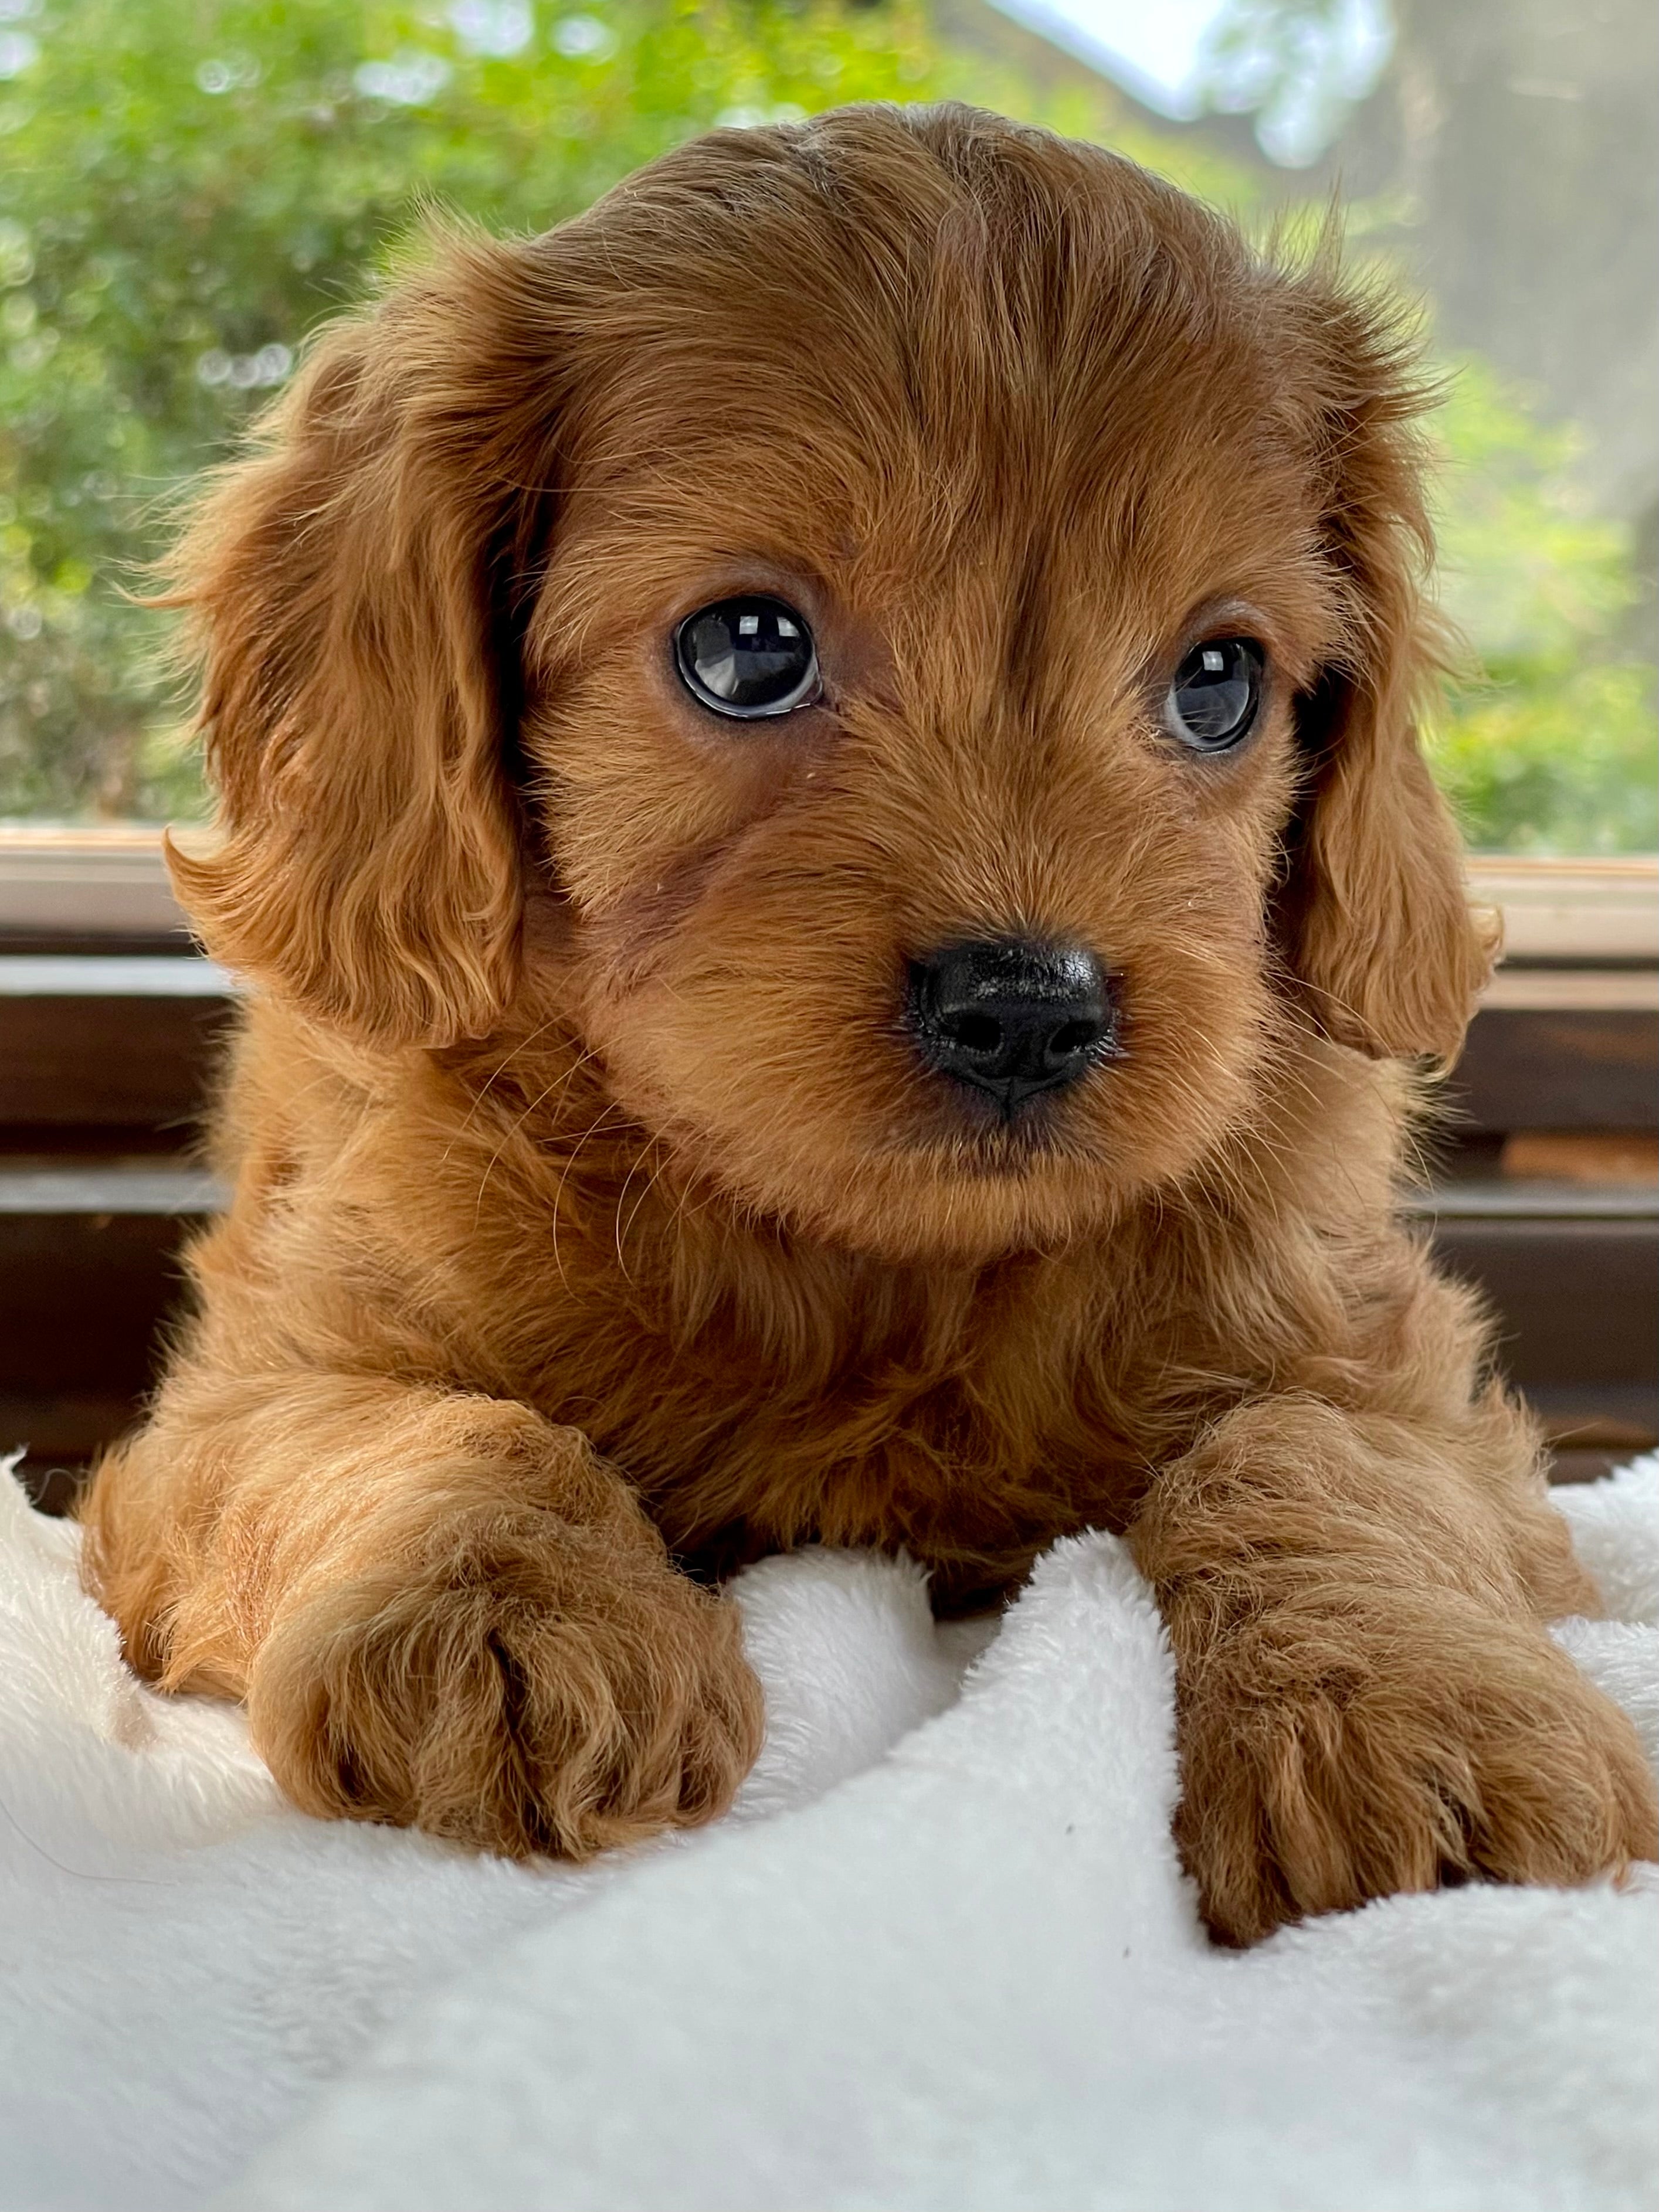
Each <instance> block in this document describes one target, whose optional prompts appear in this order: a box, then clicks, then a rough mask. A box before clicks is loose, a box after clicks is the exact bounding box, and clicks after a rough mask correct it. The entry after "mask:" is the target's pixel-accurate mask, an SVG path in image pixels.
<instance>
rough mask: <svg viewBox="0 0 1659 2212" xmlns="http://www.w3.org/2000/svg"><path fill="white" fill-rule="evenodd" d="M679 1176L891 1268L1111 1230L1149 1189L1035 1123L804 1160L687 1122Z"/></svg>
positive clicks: (750, 1212)
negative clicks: (726, 1139)
mask: <svg viewBox="0 0 1659 2212" xmlns="http://www.w3.org/2000/svg"><path fill="white" fill-rule="evenodd" d="M663 1133H664V1134H668V1135H670V1142H671V1143H672V1146H673V1150H674V1158H675V1164H676V1168H677V1170H678V1174H677V1175H676V1176H670V1178H669V1181H670V1182H673V1181H677V1180H690V1181H692V1182H696V1183H698V1184H700V1185H701V1186H702V1187H703V1188H704V1189H708V1188H711V1187H712V1188H714V1189H716V1190H717V1191H718V1192H719V1193H720V1194H721V1195H722V1196H723V1198H724V1200H726V1202H727V1203H728V1204H730V1205H733V1206H735V1208H736V1209H737V1210H738V1211H739V1212H741V1213H742V1214H743V1215H744V1216H746V1217H747V1218H748V1219H749V1220H751V1221H755V1220H763V1221H771V1222H772V1223H775V1224H776V1225H778V1227H779V1228H780V1229H782V1230H784V1231H787V1232H789V1233H790V1234H792V1235H794V1236H797V1237H805V1238H808V1239H809V1240H811V1241H812V1242H814V1243H821V1244H826V1245H829V1246H833V1247H835V1248H837V1249H841V1250H843V1251H849V1252H853V1253H857V1254H859V1255H863V1256H864V1257H866V1258H869V1259H873V1260H878V1261H885V1262H888V1263H890V1264H894V1265H916V1264H924V1265H927V1264H940V1265H957V1266H972V1267H979V1266H985V1265H987V1264H989V1263H991V1262H992V1261H996V1260H998V1259H1003V1258H1005V1257H1007V1256H1009V1255H1012V1254H1014V1253H1016V1252H1022V1251H1032V1250H1053V1249H1058V1248H1059V1247H1062V1246H1064V1245H1066V1244H1068V1243H1073V1242H1075V1241H1077V1239H1079V1238H1081V1237H1088V1236H1092V1235H1098V1234H1100V1233H1101V1231H1105V1230H1107V1229H1109V1227H1110V1225H1111V1223H1112V1221H1113V1218H1114V1217H1116V1216H1117V1215H1119V1213H1121V1212H1122V1211H1123V1210H1124V1209H1125V1207H1126V1206H1128V1205H1129V1204H1131V1202H1132V1200H1134V1198H1135V1197H1136V1196H1137V1195H1138V1194H1139V1193H1140V1192H1141V1191H1143V1190H1144V1188H1145V1187H1146V1182H1147V1178H1146V1177H1145V1176H1144V1175H1138V1174H1136V1173H1135V1172H1134V1171H1133V1170H1132V1169H1131V1167H1130V1166H1129V1164H1128V1163H1126V1162H1125V1163H1117V1164H1114V1163H1113V1162H1111V1161H1109V1160H1102V1159H1100V1158H1090V1157H1087V1156H1082V1155H1079V1154H1077V1153H1075V1152H1070V1153H1069V1152H1067V1151H1066V1150H1065V1149H1064V1147H1063V1146H1062V1145H1060V1144H1059V1143H1058V1141H1056V1140H1055V1139H1053V1138H1052V1136H1049V1137H1045V1135H1044V1133H1042V1132H1040V1130H1035V1129H1031V1130H1027V1129H1023V1128H1021V1127H1018V1126H1017V1125H1016V1127H1013V1128H1003V1129H997V1128H986V1129H983V1130H979V1131H977V1132H974V1133H972V1134H965V1135H960V1136H956V1137H953V1138H949V1139H926V1140H921V1141H918V1142H915V1143H912V1144H907V1145H906V1144H894V1145H892V1146H886V1147H883V1148H881V1149H879V1150H872V1151H870V1152H867V1153H863V1154H851V1153H845V1152H844V1153H840V1154H839V1155H838V1156H836V1157H834V1158H820V1161H819V1162H818V1163H817V1164H816V1166H815V1168H812V1167H811V1166H809V1164H808V1163H807V1162H805V1161H802V1160H784V1159H778V1158H769V1159H764V1160H762V1159H757V1158H753V1157H748V1158H744V1157H742V1156H741V1154H739V1153H738V1152H736V1151H735V1150H734V1149H730V1148H728V1147H726V1146H722V1145H721V1144H720V1143H719V1142H718V1141H717V1140H711V1139H710V1138H709V1136H708V1135H707V1134H706V1133H692V1132H691V1131H689V1130H687V1129H686V1128H685V1127H684V1126H683V1124H682V1125H681V1126H680V1127H678V1128H676V1129H675V1130H674V1131H673V1132H672V1133H671V1134H670V1133H668V1132H663Z"/></svg>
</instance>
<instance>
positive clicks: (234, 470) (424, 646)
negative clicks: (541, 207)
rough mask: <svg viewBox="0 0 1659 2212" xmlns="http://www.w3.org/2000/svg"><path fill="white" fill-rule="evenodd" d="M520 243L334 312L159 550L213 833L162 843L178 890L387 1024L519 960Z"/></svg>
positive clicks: (459, 260) (335, 1004) (300, 988)
mask: <svg viewBox="0 0 1659 2212" xmlns="http://www.w3.org/2000/svg"><path fill="white" fill-rule="evenodd" d="M533 253H534V248H532V247H524V246H497V245H494V244H489V243H485V242H484V241H477V240H466V241H464V242H462V241H452V242H450V243H449V244H448V246H446V247H444V248H443V249H442V251H441V252H440V253H439V255H438V257H437V258H436V263H435V264H434V265H433V266H432V267H431V268H430V270H429V271H428V272H427V273H426V274H425V275H424V276H421V277H419V278H417V279H415V280H413V281H410V282H406V283H405V284H404V285H403V286H402V287H401V288H400V289H398V290H396V291H395V292H393V295H391V296H390V297H389V298H388V299H387V301H385V302H384V303H383V304H381V307H379V308H378V309H376V310H375V311H373V312H371V313H366V314H363V315H360V316H357V317H353V318H351V319H347V320H345V321H344V322H342V323H339V324H338V325H335V326H334V327H333V328H332V330H330V331H328V332H327V334H326V336H325V337H323V339H322V341H321V342H320V344H318V345H317V347H316V348H315V349H314V351H313V352H312V354H311V356H310V358H309V360H308V363H307V365H306V367H305V368H304V369H303V370H302V373H301V374H300V375H299V377H298V378H297V379H296V382H295V385H294V386H293V388H292V389H291V390H290V392H289V393H288V394H287V395H286V396H285V397H284V399H283V400H282V401H281V402H280V403H279V404H278V407H277V408H276V409H274V410H272V412H271V415H270V416H268V417H267V418H266V420H265V422H264V424H263V425H262V426H261V428H260V429H259V433H258V436H259V444H260V446H261V447H263V451H261V452H259V453H257V454H256V455H255V456H254V457H253V458H251V459H247V460H244V461H241V462H239V463H236V464H235V465H232V466H231V467H230V468H229V469H228V470H226V471H224V472H223V475H222V476H221V477H220V479H219V481H218V483H217V485H216V487H215V488H214V489H213V490H212V491H211V492H210V495H209V496H208V497H207V499H206V500H205V501H204V503H203V505H202V507H200V508H199V510H198V513H197V516H196V519H195V520H194V522H193V524H192V527H191V528H190V530H189V531H188V532H187V534H186V537H185V538H184V540H183V543H182V544H181V545H180V549H179V552H178V555H177V556H176V563H175V575H176V579H177V586H178V588H177V590H176V591H175V592H174V593H173V594H172V595H171V596H172V599H173V602H174V604H182V605H186V606H187V607H189V608H190V610H191V611H192V618H193V635H194V638H195V641H196V642H197V644H198V647H199V650H200V654H201V659H202V661H203V664H204V685H203V695H202V705H201V714H200V722H201V726H202V728H203V730H204V733H205V737H206V744H207V755H208V762H209V767H210V772H211V775H212V777H213V780H214V781H215V783H216V785H217V789H218V793H219V799H220V823H219V826H220V830H221V833H222V834H221V837H220V841H219V843H218V847H217V850H216V851H215V852H214V853H213V854H211V855H210V857H208V858H192V857H190V856H188V855H186V854H183V853H180V852H179V851H178V850H176V849H173V850H171V851H170V854H169V858H170V860H171V864H172V867H173V872H174V882H175V884H177V886H178V890H179V893H180V898H181V899H182V901H183V902H184V904H185V905H186V908H187V909H188V910H189V912H190V914H191V915H192V919H193V920H194V921H195V922H196V924H197V926H198V928H199V930H200V932H201V934H202V937H203V939H204V941H205V943H206V944H207V945H208V947H209V949H210V951H212V952H213V953H214V954H215V955H216V956H217V957H219V958H221V959H223V960H224V961H225V962H226V963H228V964H229V965H230V966H231V967H233V968H235V969H238V970H240V971H241V972H242V973H244V974H246V975H249V976H250V977H252V978H253V979H254V980H255V981H258V982H261V983H263V984H265V986H267V987H269V988H271V990H272V991H273V992H275V993H277V994H278V995H280V996H283V997H284V998H287V999H289V1000H292V1001H296V1002H297V1003H298V1004H299V1005H300V1006H302V1008H304V1009H305V1011H306V1012H308V1013H310V1014H311V1015H313V1016H314V1017H315V1018H319V1019H321V1020H323V1021H326V1022H328V1023H331V1024H335V1025H337V1026H339V1027H342V1028H344V1029H346V1030H350V1031H351V1032H352V1033H353V1034H355V1035H357V1036H359V1037H361V1038H364V1039H372V1040H374V1041H375V1042H381V1043H424V1044H441V1043H446V1042H452V1041H454V1039H456V1038H460V1037H464V1036H479V1035H483V1034H485V1033H486V1032H487V1031H488V1030H489V1029H490V1028H491V1026H492V1024H494V1022H495V1021H496V1019H497V1017H498V1016H499V1013H500V1012H501V1010H502V1008H503V1005H504V1003H505V1000H506V998H507V995H508V994H509V991H510V989H511V987H512V983H513V978H514V975H515V967H516V961H517V951H518V936H519V925H520V917H521V881H520V867H521V858H520V849H519V826H518V817H517V811H516V804H515V797H514V794H513V791H512V788H511V782H510V777H509V773H508V771H507V767H506V762H505V757H504V756H505V750H506V748H507V747H509V745H510V744H511V743H512V740H513V734H514V730H513V725H514V721H515V703H516V691H517V670H516V665H515V659H516V656H515V650H514V647H513V643H512V639H513V633H514V629H515V611H514V608H513V605H512V604H511V594H512V593H513V592H514V591H515V589H516V588H517V587H518V586H519V585H520V584H521V582H522V580H523V579H524V578H525V577H526V576H527V575H530V574H534V568H535V566H536V564H537V558H538V552H539V546H540V534H541V531H542V528H543V522H542V519H541V517H540V513H539V507H540V504H541V502H540V500H539V498H538V495H537V494H536V491H535V489H534V487H537V486H540V485H542V484H545V483H547V482H548V481H549V480H550V477H549V474H548V472H547V471H548V468H549V461H548V450H547V449H548V447H549V444H550V440H551V421H552V386H553V383H554V378H553V376H552V374H551V372H550V370H549V368H548V367H547V365H546V363H545V362H544V363H542V364H537V363H536V362H534V357H533V356H534V351H535V349H534V345H533V344H528V343H526V342H525V338H526V333H525V331H524V329H523V318H524V310H525V305H526V301H527V299H529V298H533V296H534V286H533V285H532V284H530V283H528V282H527V279H528V276H529V274H530V271H529V268H528V263H529V258H530V257H531V255H532V254H533ZM538 367H540V374H539V375H538V374H536V373H535V372H536V370H537V368H538Z"/></svg>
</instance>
